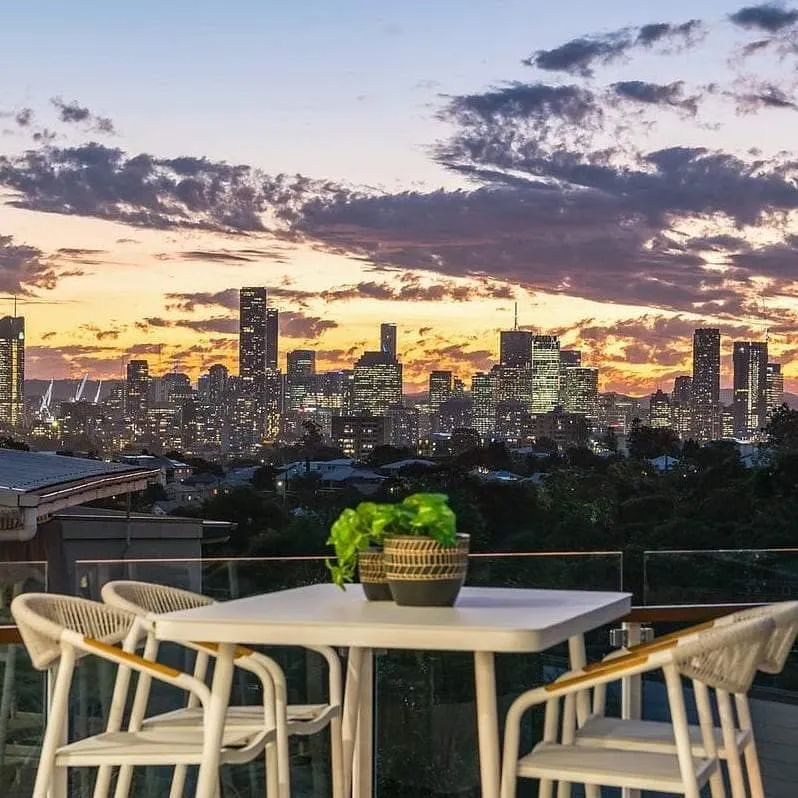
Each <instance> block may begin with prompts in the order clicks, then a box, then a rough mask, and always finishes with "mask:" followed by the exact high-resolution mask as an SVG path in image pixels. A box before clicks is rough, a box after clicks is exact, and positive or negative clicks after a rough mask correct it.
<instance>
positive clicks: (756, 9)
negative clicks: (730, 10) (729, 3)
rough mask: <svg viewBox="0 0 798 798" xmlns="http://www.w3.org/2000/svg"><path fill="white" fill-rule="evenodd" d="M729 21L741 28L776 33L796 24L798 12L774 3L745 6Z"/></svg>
mask: <svg viewBox="0 0 798 798" xmlns="http://www.w3.org/2000/svg"><path fill="white" fill-rule="evenodd" d="M729 19H730V20H731V21H732V22H733V23H734V24H735V25H738V26H739V27H741V28H746V29H747V30H761V31H765V32H767V33H778V32H779V31H781V30H783V29H784V28H788V27H790V26H792V25H794V24H795V23H796V22H798V10H795V9H786V8H783V7H782V6H780V5H776V4H774V3H763V4H762V5H758V6H746V7H745V8H741V9H740V10H739V11H736V12H735V13H734V14H732V15H731V16H730V17H729Z"/></svg>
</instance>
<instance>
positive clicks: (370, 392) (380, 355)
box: [352, 352, 402, 416]
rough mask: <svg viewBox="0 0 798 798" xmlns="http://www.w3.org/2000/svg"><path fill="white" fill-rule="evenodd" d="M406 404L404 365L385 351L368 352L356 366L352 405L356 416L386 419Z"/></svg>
mask: <svg viewBox="0 0 798 798" xmlns="http://www.w3.org/2000/svg"><path fill="white" fill-rule="evenodd" d="M401 403H402V364H401V363H399V362H398V361H397V360H396V358H393V357H390V355H388V354H386V353H385V352H364V353H363V355H362V356H361V357H360V359H359V360H358V361H357V362H356V363H355V368H354V375H353V382H352V406H353V408H352V409H353V411H354V413H355V415H372V416H382V415H384V414H385V411H386V410H387V409H388V408H389V407H393V406H394V405H398V404H401Z"/></svg>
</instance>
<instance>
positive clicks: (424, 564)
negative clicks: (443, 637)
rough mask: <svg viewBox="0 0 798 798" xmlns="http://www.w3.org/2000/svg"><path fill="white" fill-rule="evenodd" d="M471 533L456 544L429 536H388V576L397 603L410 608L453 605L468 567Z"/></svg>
mask: <svg viewBox="0 0 798 798" xmlns="http://www.w3.org/2000/svg"><path fill="white" fill-rule="evenodd" d="M468 543H469V538H468V535H458V536H457V542H456V543H455V545H454V546H441V544H440V543H438V542H437V541H435V540H433V539H432V538H427V537H413V536H409V535H392V536H389V537H386V538H385V541H384V546H385V577H386V579H387V580H388V585H389V587H390V588H391V595H392V596H393V600H394V601H395V602H396V603H397V604H401V605H403V606H406V607H451V606H452V605H453V604H454V603H455V601H456V600H457V595H458V593H459V592H460V588H461V587H462V586H463V582H465V578H466V571H467V570H468Z"/></svg>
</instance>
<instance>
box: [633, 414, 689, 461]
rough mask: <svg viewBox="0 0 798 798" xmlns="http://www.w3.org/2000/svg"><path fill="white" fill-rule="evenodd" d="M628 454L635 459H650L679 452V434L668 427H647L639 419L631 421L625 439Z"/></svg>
mask: <svg viewBox="0 0 798 798" xmlns="http://www.w3.org/2000/svg"><path fill="white" fill-rule="evenodd" d="M627 445H628V446H629V454H630V456H632V457H634V458H635V459H637V460H644V459H646V460H650V459H654V458H655V457H659V456H660V455H663V454H667V455H671V456H672V457H675V456H676V455H677V454H679V450H680V445H679V436H678V435H677V434H676V431H675V430H672V429H671V428H670V427H647V426H646V425H645V424H640V423H639V419H635V421H634V422H633V423H632V429H631V431H630V432H629V438H628V441H627Z"/></svg>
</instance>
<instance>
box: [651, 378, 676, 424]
mask: <svg viewBox="0 0 798 798" xmlns="http://www.w3.org/2000/svg"><path fill="white" fill-rule="evenodd" d="M672 423H673V421H672V412H671V398H670V396H668V394H666V393H665V392H664V391H662V390H661V389H660V388H657V391H656V393H652V394H651V398H650V400H649V405H648V425H649V426H650V427H654V428H655V429H661V428H664V427H670V426H671V425H672Z"/></svg>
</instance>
